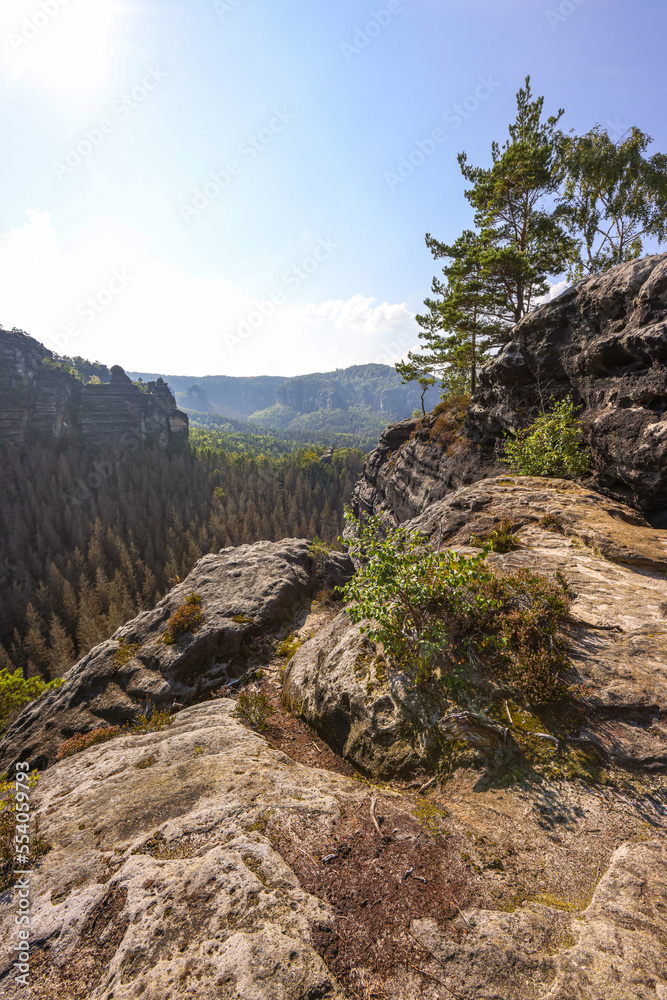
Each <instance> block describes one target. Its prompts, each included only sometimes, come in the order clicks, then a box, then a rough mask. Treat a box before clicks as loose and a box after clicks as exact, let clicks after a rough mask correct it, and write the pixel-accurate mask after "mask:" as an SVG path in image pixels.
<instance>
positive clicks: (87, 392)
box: [0, 330, 188, 448]
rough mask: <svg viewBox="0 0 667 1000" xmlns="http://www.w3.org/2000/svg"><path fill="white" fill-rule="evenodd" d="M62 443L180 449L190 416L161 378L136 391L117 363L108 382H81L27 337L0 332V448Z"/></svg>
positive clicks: (44, 349)
mask: <svg viewBox="0 0 667 1000" xmlns="http://www.w3.org/2000/svg"><path fill="white" fill-rule="evenodd" d="M64 439H76V440H81V439H82V440H83V441H85V442H86V443H87V444H90V445H99V444H105V443H109V444H120V445H121V446H128V447H131V446H136V445H138V444H140V443H143V442H149V443H152V444H157V445H158V446H160V447H163V448H166V447H182V446H183V445H185V444H187V440H188V417H187V414H185V413H182V412H181V411H180V410H178V409H177V408H176V403H175V401H174V397H173V396H172V394H171V391H170V390H169V387H168V386H167V384H166V383H165V382H163V381H162V379H158V380H157V382H148V383H146V384H144V385H143V386H141V387H139V386H137V385H134V383H133V382H132V381H131V380H130V379H129V378H128V376H127V375H126V374H125V372H124V371H123V369H122V368H120V367H119V366H118V365H115V366H114V367H113V368H112V369H111V380H110V382H108V383H106V384H102V383H101V384H92V383H91V384H83V383H82V382H81V381H79V380H78V379H77V378H74V377H73V376H72V375H71V374H70V373H69V372H68V371H66V370H64V369H63V368H61V367H58V364H57V362H56V361H55V359H54V357H53V354H52V353H51V351H49V350H47V349H46V348H45V347H42V345H41V344H39V343H38V342H37V341H36V340H33V338H32V337H28V336H27V335H26V334H24V333H21V332H18V331H11V332H10V331H7V330H0V443H2V444H12V445H16V444H23V443H25V442H30V441H50V440H57V441H60V440H64Z"/></svg>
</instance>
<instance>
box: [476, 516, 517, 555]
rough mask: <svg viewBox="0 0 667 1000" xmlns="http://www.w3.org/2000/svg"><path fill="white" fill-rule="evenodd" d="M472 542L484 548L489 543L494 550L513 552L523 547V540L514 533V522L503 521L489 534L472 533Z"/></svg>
mask: <svg viewBox="0 0 667 1000" xmlns="http://www.w3.org/2000/svg"><path fill="white" fill-rule="evenodd" d="M470 544H471V545H474V546H475V547H479V548H483V547H484V546H485V545H488V546H489V548H491V549H493V551H494V552H501V553H502V552H513V551H514V549H520V548H521V542H520V541H519V539H518V538H517V536H516V535H514V534H512V522H511V521H503V522H502V524H501V525H500V527H499V528H496V530H495V531H491V532H489V534H488V535H471V536H470Z"/></svg>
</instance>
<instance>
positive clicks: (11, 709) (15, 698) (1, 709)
mask: <svg viewBox="0 0 667 1000" xmlns="http://www.w3.org/2000/svg"><path fill="white" fill-rule="evenodd" d="M62 683H63V678H62V677H58V678H56V680H54V681H49V682H48V683H47V682H46V681H43V680H42V679H41V677H27V678H26V677H24V676H23V671H22V670H21V668H20V667H18V668H17V669H16V670H15V671H14V673H13V674H12V673H10V672H9V670H7V668H6V667H3V668H2V670H0V733H2V732H4V730H5V729H6V728H7V725H8V724H9V723H10V722H11V721H12V717H15V716H16V715H18V713H19V712H20V711H21V709H22V708H25V706H26V705H27V704H29V703H30V702H31V701H34V700H35V698H39V696H40V695H42V694H44V693H45V691H50V690H51V689H52V688H55V687H60V685H61V684H62Z"/></svg>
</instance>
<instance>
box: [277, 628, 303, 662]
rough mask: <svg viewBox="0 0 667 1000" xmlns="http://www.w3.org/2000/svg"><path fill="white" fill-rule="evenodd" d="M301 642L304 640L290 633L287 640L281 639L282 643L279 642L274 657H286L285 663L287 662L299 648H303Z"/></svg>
mask: <svg viewBox="0 0 667 1000" xmlns="http://www.w3.org/2000/svg"><path fill="white" fill-rule="evenodd" d="M303 642H304V640H303V639H300V638H299V636H298V635H294V633H293V632H290V634H289V635H288V636H287V638H286V639H283V641H282V642H279V643H278V645H277V646H276V655H277V656H286V657H287V661H288V662H289V661H290V660H291V659H292V657H293V656H294V654H295V653H296V651H297V649H298V648H299V646H303Z"/></svg>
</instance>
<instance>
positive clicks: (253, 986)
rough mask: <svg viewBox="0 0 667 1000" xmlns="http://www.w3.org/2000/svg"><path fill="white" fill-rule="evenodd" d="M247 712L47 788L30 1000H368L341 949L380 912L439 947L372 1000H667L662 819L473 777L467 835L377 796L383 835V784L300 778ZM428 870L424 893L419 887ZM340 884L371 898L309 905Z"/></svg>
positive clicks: (102, 761)
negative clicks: (332, 962)
mask: <svg viewBox="0 0 667 1000" xmlns="http://www.w3.org/2000/svg"><path fill="white" fill-rule="evenodd" d="M233 709H234V703H233V702H231V701H228V700H220V701H216V702H215V703H212V704H207V705H198V706H194V707H192V708H189V709H186V710H184V711H183V712H181V713H179V714H178V715H177V717H176V720H175V721H174V723H173V724H172V726H170V727H169V728H168V729H166V730H164V731H162V732H158V733H147V734H144V735H137V734H128V735H125V736H120V737H117V738H116V739H114V740H112V741H110V742H109V743H106V744H104V745H103V746H97V747H91V748H90V749H88V750H86V751H84V752H83V753H81V754H79V755H77V756H75V757H73V758H71V759H69V760H65V761H62V762H61V763H59V764H57V765H56V766H54V767H52V768H50V769H49V770H48V771H47V772H46V773H45V774H44V775H43V776H42V777H41V778H40V781H39V783H38V785H37V788H36V789H35V791H34V792H33V794H32V805H33V807H34V809H35V812H36V816H37V821H38V823H39V831H40V835H41V836H42V837H43V838H44V842H45V843H46V844H48V845H49V848H50V849H49V851H48V853H47V854H46V855H45V856H43V857H42V858H41V859H40V860H39V861H38V862H37V863H36V864H35V865H34V866H33V871H32V875H31V876H30V895H31V914H30V946H31V950H30V974H29V985H28V986H27V987H21V988H20V989H21V993H20V995H21V996H25V997H26V998H27V1000H119V998H121V1000H135V998H137V1000H138V998H139V997H141V998H142V1000H213V998H218V997H220V998H225V1000H288V998H294V1000H313V998H330V1000H342V998H343V996H349V993H347V992H345V991H344V990H343V988H342V986H341V984H340V983H339V982H337V980H336V978H335V976H334V975H333V974H332V972H331V971H330V969H329V968H328V967H327V964H326V963H325V961H323V958H322V957H321V956H322V954H323V953H326V954H330V953H331V954H332V956H335V950H334V951H333V952H331V951H330V949H329V948H328V947H327V942H329V941H333V942H336V941H338V942H339V943H340V944H339V947H341V948H342V947H344V946H345V942H346V941H347V940H348V939H349V937H350V936H351V935H353V934H354V933H355V932H356V931H357V926H358V924H359V923H360V922H362V921H363V919H364V903H368V900H369V899H373V900H374V901H375V899H377V902H378V903H379V906H380V907H381V908H383V907H384V908H385V909H384V911H383V912H386V913H387V915H388V916H389V915H391V914H392V907H393V906H395V905H396V903H400V901H401V900H402V899H403V900H404V899H405V898H406V897H409V896H411V898H412V900H413V903H412V906H410V907H408V908H406V910H405V917H404V918H403V922H402V924H400V923H399V927H402V928H403V933H402V937H404V938H405V940H406V941H408V943H410V942H412V943H413V944H414V940H416V941H417V942H418V945H414V950H413V951H412V952H411V953H409V960H410V965H407V964H406V963H405V962H400V963H398V964H397V965H396V966H394V967H391V961H390V960H389V966H390V968H389V970H388V971H386V972H385V973H384V974H383V975H382V977H381V979H378V978H377V977H376V976H374V975H373V974H372V973H370V972H369V973H366V972H364V960H363V958H362V960H361V962H360V968H359V969H358V978H357V979H356V980H355V987H356V989H357V990H358V989H360V988H362V986H361V984H363V983H364V982H366V983H367V984H369V991H368V992H371V988H373V989H377V990H379V988H380V984H382V993H383V995H384V996H385V997H387V998H388V1000H417V998H418V997H423V996H424V995H425V994H424V986H425V984H426V986H427V988H428V990H429V992H428V994H427V995H428V996H431V997H433V998H434V1000H445V998H446V997H451V995H452V994H453V995H455V996H458V997H462V998H463V1000H473V998H475V1000H477V998H480V997H483V998H486V1000H573V998H575V997H585V998H587V1000H598V998H600V997H605V998H612V997H613V998H614V1000H655V998H656V997H660V996H664V994H665V990H667V964H666V962H667V949H666V948H665V942H664V927H665V918H664V901H665V898H666V893H667V850H666V847H665V839H664V833H663V827H662V820H661V818H660V816H659V814H658V813H656V812H655V810H654V809H652V808H651V807H650V804H649V803H648V802H647V803H645V805H644V806H643V807H642V808H641V809H639V808H637V807H635V806H633V805H632V804H629V803H627V802H623V801H617V802H614V800H613V799H612V798H610V797H609V795H608V794H605V793H604V792H600V791H597V790H595V789H587V788H586V787H585V786H582V787H580V788H568V787H567V786H565V785H562V784H561V785H559V784H552V785H543V786H541V787H540V788H539V790H535V791H534V792H533V798H532V801H531V798H530V795H529V794H527V791H526V790H525V789H522V788H521V787H518V788H515V789H509V790H502V789H497V788H491V789H484V788H476V789H475V790H474V791H473V787H472V785H471V783H470V782H469V781H468V782H466V781H464V780H458V781H455V782H453V783H452V785H451V787H450V789H449V791H448V802H447V805H448V809H449V816H448V815H447V813H446V812H445V811H444V810H443V809H440V810H438V809H435V808H434V806H433V804H431V813H429V812H428V810H426V811H424V806H425V803H424V802H423V801H422V802H421V803H419V802H418V801H417V800H416V799H415V798H414V796H410V795H409V794H407V793H399V792H396V791H394V792H392V791H390V790H387V791H384V792H383V791H381V790H378V789H372V790H371V791H372V792H373V794H374V796H375V798H376V800H377V815H378V817H379V818H380V821H381V822H382V824H383V830H384V836H380V835H376V834H375V832H374V830H373V827H372V825H371V820H370V815H369V794H368V790H367V789H366V788H365V787H364V786H363V785H361V784H360V783H359V782H357V781H353V780H351V779H349V778H345V777H342V776H340V775H335V774H332V773H330V772H326V771H322V770H318V769H317V768H308V767H304V766H302V765H300V764H296V763H295V762H294V761H293V760H291V759H290V758H289V757H286V756H285V755H284V754H283V753H281V752H279V751H277V750H274V749H272V748H271V747H270V746H269V745H268V744H267V742H266V741H265V740H264V739H263V738H261V737H259V736H257V735H256V734H253V733H251V732H249V731H248V730H247V729H245V728H244V727H243V726H242V725H241V724H240V722H239V721H238V720H237V719H235V718H234V717H233ZM426 804H428V803H426ZM412 812H415V813H416V814H417V815H418V816H419V815H421V816H425V817H430V816H432V815H435V816H437V817H439V819H438V823H439V824H440V829H441V830H442V835H436V834H434V833H429V832H427V830H426V829H421V831H420V826H419V823H418V822H417V821H416V820H415V818H414V816H412ZM647 819H648V820H649V821H650V824H651V825H650V826H649V825H648V824H647V823H646V820H647ZM423 822H424V823H425V824H426V828H428V827H429V825H430V824H431V823H432V822H433V821H432V820H431V819H430V818H425V819H424V820H423ZM350 823H352V824H353V825H352V826H351V827H349V824H350ZM355 829H356V831H357V832H356V835H355V834H354V831H355ZM348 830H349V832H350V833H351V834H352V836H351V839H350V838H348V836H347V833H348ZM644 831H648V832H644ZM341 834H342V836H343V837H345V838H346V839H342V837H341ZM367 842H368V843H369V844H370V847H371V850H370V852H368V851H367V852H366V854H365V855H362V847H363V845H365V844H366V843H367ZM450 845H453V846H450ZM406 852H411V853H408V855H407V856H408V857H410V858H411V860H412V865H411V868H410V872H414V875H415V876H416V875H418V876H419V878H420V879H422V881H421V882H418V881H415V880H414V879H413V881H412V882H411V881H410V879H411V878H413V876H412V875H411V874H408V875H407V876H406V875H405V862H403V864H402V865H401V859H402V858H403V857H405V856H406ZM459 854H460V855H461V857H462V860H458V859H457V855H459ZM427 856H428V859H429V860H428V865H427V864H426V863H425V862H426V857H427ZM295 858H299V859H300V861H299V862H298V863H297V862H296V861H294V860H291V859H295ZM545 858H546V859H547V860H548V861H549V864H548V865H545ZM288 859H290V860H289V863H288ZM392 859H394V860H393V861H392ZM399 865H400V867H399ZM327 866H329V867H330V868H331V872H330V874H329V876H328V878H329V880H330V882H331V883H332V884H334V885H335V884H336V883H339V884H340V883H345V882H346V881H347V880H350V879H352V878H355V877H356V878H359V877H361V879H362V881H361V882H360V883H359V894H358V895H357V896H356V897H354V896H353V897H352V898H351V899H348V900H347V901H346V902H345V903H338V904H337V905H338V906H343V908H344V909H343V910H338V909H336V908H335V907H334V906H333V905H331V904H330V903H329V902H328V901H327V900H326V899H323V898H318V897H317V896H316V895H314V894H313V892H312V891H310V890H309V889H308V888H306V887H304V884H305V885H306V886H307V885H311V884H313V885H314V884H317V882H318V879H319V878H320V875H319V873H320V872H323V871H324V872H326V871H327ZM295 869H296V870H298V873H299V875H298V877H297V875H296V874H295ZM422 871H423V872H426V874H425V875H422V874H421V872H422ZM453 872H456V873H458V874H459V878H458V882H457V883H456V885H455V886H454V884H453V882H452V874H453ZM515 873H517V874H515ZM431 882H433V883H435V886H436V892H435V895H434V896H428V895H426V893H427V890H428V885H429V883H431ZM421 886H423V890H422V889H421V888H420V887H421ZM422 892H423V895H422V896H421V897H420V893H422ZM454 892H456V896H455V897H454V898H455V899H458V900H459V901H460V903H461V906H460V912H459V910H457V909H456V908H455V907H452V916H451V917H450V919H449V921H447V922H444V923H441V922H438V921H436V920H435V919H434V918H433V917H431V916H429V913H430V912H431V911H432V909H433V903H432V902H431V900H432V899H436V900H442V902H446V900H447V899H449V898H450V894H452V893H454ZM471 897H472V898H473V899H475V900H476V901H474V902H471V903H466V901H465V899H466V898H468V899H470V898H471ZM337 898H339V899H340V896H337ZM420 898H421V899H422V902H421V905H420V902H419V900H420ZM484 898H485V899H486V904H484V903H483V902H482V901H481V900H482V899H484ZM17 901H18V900H17V895H16V890H11V889H10V890H8V891H7V892H5V893H4V894H3V895H2V896H0V998H1V1000H14V998H15V997H16V996H17V995H19V994H18V989H19V987H18V986H17V984H16V983H15V981H14V978H13V977H14V975H15V974H16V972H15V969H14V967H13V963H14V961H15V954H16V953H15V948H14V946H15V944H16V942H17V932H16V926H15V924H14V915H15V913H16V911H17V910H16V908H17ZM394 901H396V902H394ZM415 901H416V902H415ZM368 905H370V904H368ZM404 905H405V904H404ZM440 905H441V904H440ZM408 931H409V932H410V934H411V935H413V936H414V937H413V938H409V937H408V934H407V932H408ZM383 937H385V936H384V935H383ZM362 941H363V939H362ZM378 946H379V947H380V950H381V951H382V950H385V951H386V948H387V940H386V937H385V941H384V945H383V943H382V941H380V942H378V941H377V939H376V938H375V937H371V938H369V939H368V951H369V952H370V951H371V950H372V949H376V948H378ZM426 949H428V951H426ZM429 953H430V954H429ZM420 969H421V970H423V972H424V973H425V974H420V972H419V971H418V970H420ZM434 980H435V982H434ZM439 984H442V985H439ZM371 995H372V992H371Z"/></svg>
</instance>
